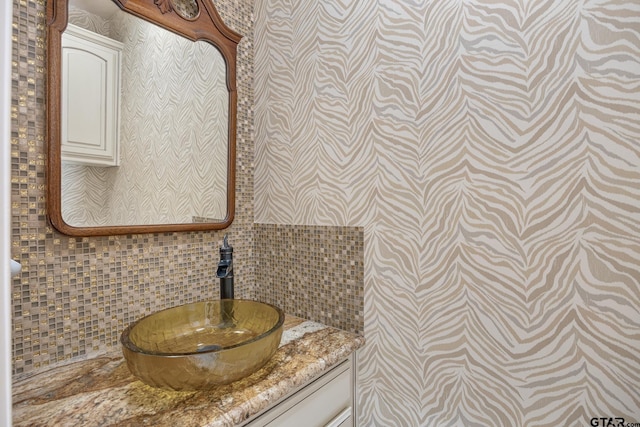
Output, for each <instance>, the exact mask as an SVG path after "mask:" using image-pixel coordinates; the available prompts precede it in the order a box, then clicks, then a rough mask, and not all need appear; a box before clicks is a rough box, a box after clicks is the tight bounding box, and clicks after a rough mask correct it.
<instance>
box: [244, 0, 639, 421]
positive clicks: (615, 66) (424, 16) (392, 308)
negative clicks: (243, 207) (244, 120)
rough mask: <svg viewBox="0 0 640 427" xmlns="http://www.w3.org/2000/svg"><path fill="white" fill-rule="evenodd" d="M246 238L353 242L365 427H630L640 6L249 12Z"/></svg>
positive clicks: (321, 6) (499, 2)
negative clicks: (361, 281)
mask: <svg viewBox="0 0 640 427" xmlns="http://www.w3.org/2000/svg"><path fill="white" fill-rule="evenodd" d="M255 19H256V26H255V33H256V34H255V40H256V42H255V43H256V44H255V88H256V89H255V90H256V111H255V115H256V119H255V120H256V121H255V129H256V164H255V167H256V177H255V217H256V221H257V222H264V223H280V224H308V225H349V226H364V227H365V241H364V244H365V316H364V328H365V335H366V338H367V341H368V343H367V345H366V347H365V348H364V349H363V351H362V353H361V354H360V360H359V362H360V368H359V373H358V375H359V378H358V383H359V384H358V391H359V396H360V397H359V402H360V406H359V420H360V422H361V425H363V426H374V425H375V426H447V425H456V426H457V425H465V426H471V425H479V426H507V425H508V426H559V425H562V426H586V425H589V422H590V421H589V420H590V419H591V418H592V417H610V416H611V417H614V416H617V417H625V419H626V421H627V422H634V421H635V422H640V3H639V2H637V1H631V0H627V1H614V0H598V1H586V0H585V1H551V0H544V1H543V0H530V1H522V0H513V1H508V0H496V1H491V2H489V1H472V0H466V1H462V0H456V1H454V0H440V1H412V2H410V1H399V0H378V1H372V0H363V1H342V2H338V1H319V0H305V1H302V0H298V1H283V0H263V1H258V2H256V3H255Z"/></svg>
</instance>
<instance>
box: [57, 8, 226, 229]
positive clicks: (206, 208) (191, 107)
mask: <svg viewBox="0 0 640 427" xmlns="http://www.w3.org/2000/svg"><path fill="white" fill-rule="evenodd" d="M195 4H196V6H197V3H195ZM185 13H197V12H185ZM68 21H69V23H70V24H72V25H73V26H75V27H79V28H80V29H84V30H88V31H90V32H91V33H94V34H97V35H99V36H101V37H105V38H107V39H111V40H115V41H116V42H117V43H121V46H122V47H121V52H120V54H119V56H120V60H119V61H120V66H119V70H120V71H119V79H118V78H117V76H115V77H116V79H115V80H114V82H115V83H104V82H98V83H97V85H98V86H99V87H100V88H106V87H107V86H109V84H113V85H116V86H119V90H118V91H117V96H115V97H114V98H115V99H114V100H112V101H111V103H108V102H107V106H104V105H103V104H104V99H102V98H108V97H106V96H102V95H104V92H105V91H104V90H102V89H101V90H98V91H97V92H99V93H100V94H101V96H100V98H101V99H100V100H99V101H95V100H88V101H87V98H89V96H88V94H89V92H90V91H89V90H87V89H86V85H85V86H82V85H80V86H77V85H79V83H78V82H79V81H80V80H81V79H79V78H78V76H82V75H95V74H96V73H95V72H93V73H91V72H83V71H82V70H83V67H86V64H85V63H90V62H91V59H89V60H88V61H83V60H80V61H78V62H73V61H76V60H75V59H72V60H70V62H71V64H70V65H69V64H67V65H65V63H64V62H65V58H66V57H67V56H69V57H71V58H74V55H73V54H71V55H65V54H64V52H65V43H67V42H66V41H65V38H66V36H67V32H69V31H72V28H73V27H71V26H70V27H69V28H68V29H67V30H66V31H65V33H64V34H63V55H62V57H63V71H62V78H61V86H62V87H61V90H62V94H63V95H62V98H63V100H64V99H65V96H66V97H67V99H68V103H69V104H70V105H71V108H65V106H64V102H63V110H62V113H61V123H62V127H63V132H62V135H63V141H62V158H61V160H62V163H61V168H62V170H61V193H62V194H61V199H62V201H61V210H62V218H63V219H64V221H65V222H66V223H67V224H69V225H71V226H75V227H99V226H128V225H149V224H178V223H198V222H220V221H221V220H222V219H224V218H225V217H226V216H227V211H228V209H227V177H228V170H227V162H228V155H229V153H228V150H229V147H228V143H229V128H228V126H229V92H228V88H227V86H226V69H225V61H224V59H223V57H222V55H221V54H220V52H219V51H218V49H216V48H215V47H214V46H213V45H211V44H210V43H208V42H204V41H198V42H192V41H190V40H187V39H186V38H183V37H181V36H178V35H176V34H174V33H172V32H169V31H167V30H165V29H162V28H160V27H158V26H156V25H153V24H150V23H148V22H147V21H144V20H142V19H140V18H137V17H135V16H133V15H130V14H128V13H126V12H124V11H122V10H120V9H119V8H118V7H117V6H115V5H114V4H113V2H112V1H111V0H71V1H70V4H69V15H68ZM99 40H100V39H99V38H98V42H99ZM69 44H71V45H73V43H69ZM84 46H85V45H84V44H83V45H82V47H81V48H80V50H88V49H89V48H86V47H84ZM86 46H91V45H90V44H88V45H86ZM91 58H93V56H91ZM100 61H102V59H100V60H98V61H97V62H100ZM78 64H79V65H78ZM65 67H66V68H65ZM97 67H100V65H98V66H97ZM90 69H91V66H89V69H88V70H90ZM108 69H109V68H108V67H106V68H104V69H103V70H107V71H104V74H105V75H107V74H109V72H108ZM74 70H75V71H74ZM112 73H113V71H112ZM98 74H100V73H98ZM107 80H108V79H107ZM90 83H91V82H89V83H86V84H90ZM101 85H102V86H101ZM76 86H77V87H76ZM86 102H88V103H89V105H88V106H84V105H83V103H86ZM114 104H115V105H114ZM91 106H93V107H91ZM93 110H95V111H97V112H96V114H95V116H96V117H97V118H96V119H95V120H93V121H96V122H97V123H98V124H99V126H97V130H96V131H95V132H94V133H95V135H96V136H95V138H93V136H92V135H93V134H94V133H92V132H93V131H92V130H86V129H83V128H82V126H83V125H85V124H88V123H90V122H91V121H92V120H90V119H88V118H85V117H84V115H89V116H90V114H89V113H90V112H91V111H93ZM104 110H109V111H115V113H113V115H112V118H111V119H104V118H103V117H102V116H101V115H100V114H102V113H104ZM78 114H80V115H81V116H82V119H78ZM74 118H75V120H74ZM110 120H111V122H115V128H114V130H113V132H111V133H112V134H113V135H111V136H109V137H105V136H104V135H106V132H103V131H104V128H105V126H106V123H108V122H110ZM74 123H75V125H74ZM77 123H80V125H78V124H77ZM65 125H68V126H69V129H70V130H68V131H65V130H64V129H65ZM78 126H80V129H78V128H77V127H78ZM86 135H89V140H91V138H93V139H95V140H99V142H98V143H97V144H98V145H99V147H102V146H101V145H100V144H103V143H104V144H107V143H115V144H117V146H116V148H115V149H114V150H115V153H116V154H115V156H116V157H115V159H114V160H113V161H112V162H111V163H107V164H104V163H100V162H99V161H98V162H96V161H94V160H92V159H93V157H92V155H88V156H84V157H83V155H80V156H77V155H74V154H71V153H70V151H69V152H68V151H67V149H66V148H65V145H66V144H67V143H68V141H65V139H68V140H69V141H70V143H74V142H78V141H79V145H80V146H81V148H80V151H81V152H83V149H84V148H83V145H84V146H86V145H87V144H89V145H90V144H91V143H86V142H84V141H82V137H84V136H86ZM103 140H108V141H107V142H104V141H103ZM99 149H100V150H103V149H102V148H99ZM103 151H104V150H103Z"/></svg>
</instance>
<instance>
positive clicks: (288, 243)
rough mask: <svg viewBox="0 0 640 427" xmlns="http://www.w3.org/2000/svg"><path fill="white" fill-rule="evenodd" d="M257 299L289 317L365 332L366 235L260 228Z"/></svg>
mask: <svg viewBox="0 0 640 427" xmlns="http://www.w3.org/2000/svg"><path fill="white" fill-rule="evenodd" d="M255 241H256V250H255V252H256V280H257V286H256V296H257V298H258V299H260V300H262V301H266V302H269V303H271V304H275V305H277V306H279V307H281V308H282V309H283V310H284V311H285V312H287V313H290V314H293V315H296V316H301V317H305V318H308V319H310V320H315V321H317V322H321V323H324V324H325V325H329V326H333V327H336V328H340V329H344V330H347V331H350V332H354V333H362V332H363V329H364V295H363V292H364V286H363V284H364V230H363V228H362V227H330V226H329V227H325V226H303V225H274V224H256V225H255Z"/></svg>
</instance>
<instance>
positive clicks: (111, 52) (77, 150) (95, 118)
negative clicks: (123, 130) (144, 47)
mask: <svg viewBox="0 0 640 427" xmlns="http://www.w3.org/2000/svg"><path fill="white" fill-rule="evenodd" d="M121 52H122V44H121V43H119V42H117V41H115V40H112V39H109V38H107V37H104V36H101V35H99V34H96V33H93V32H91V31H87V30H85V29H83V28H80V27H76V26H74V25H71V24H69V26H68V27H67V29H66V30H65V32H64V33H63V35H62V78H61V85H62V86H61V89H62V92H61V94H62V104H61V109H62V110H61V119H62V123H61V132H62V135H61V137H62V160H63V161H71V162H75V163H82V164H88V165H93V166H117V165H118V163H119V152H118V151H119V150H118V145H119V141H118V139H119V129H118V126H119V114H120V111H119V110H120V60H121V58H120V57H121Z"/></svg>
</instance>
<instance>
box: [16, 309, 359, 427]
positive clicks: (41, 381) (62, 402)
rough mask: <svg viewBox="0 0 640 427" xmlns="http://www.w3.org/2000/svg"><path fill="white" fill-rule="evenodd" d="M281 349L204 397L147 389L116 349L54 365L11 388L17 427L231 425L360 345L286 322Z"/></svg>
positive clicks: (347, 336) (342, 335)
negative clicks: (258, 367) (240, 377)
mask: <svg viewBox="0 0 640 427" xmlns="http://www.w3.org/2000/svg"><path fill="white" fill-rule="evenodd" d="M284 327H285V331H284V334H283V337H282V344H281V345H280V348H279V349H278V351H277V352H276V354H275V355H274V357H273V358H272V359H271V360H270V361H269V362H268V363H267V365H266V366H265V367H263V368H262V369H261V370H259V371H258V372H256V373H254V374H253V375H251V376H249V377H247V378H245V379H243V380H240V381H237V382H235V383H232V384H229V385H226V386H221V387H219V388H217V389H214V390H210V391H198V392H170V391H164V390H160V389H156V388H152V387H149V386H147V385H145V384H143V383H142V382H140V381H138V380H136V379H135V378H134V377H133V376H132V375H131V374H130V373H129V370H128V369H127V366H126V363H125V361H124V358H123V357H122V354H121V352H120V349H115V350H114V351H113V352H112V353H108V354H104V355H101V356H96V357H95V358H89V359H87V360H82V361H75V362H72V363H68V364H64V365H60V366H57V367H54V368H51V369H49V370H47V371H44V372H42V371H41V372H38V373H36V374H33V375H30V376H28V377H20V378H17V379H16V380H15V381H14V383H13V423H14V426H15V427H18V426H30V427H32V426H53V425H55V426H74V427H76V426H83V427H88V426H107V425H122V426H144V425H151V426H163V425H169V426H183V425H189V426H233V425H237V424H240V423H241V422H243V421H244V420H246V419H248V418H250V417H251V416H253V415H256V414H258V413H260V412H262V411H263V410H265V409H267V408H268V407H269V406H271V405H273V404H274V403H276V402H277V401H278V400H279V399H280V398H282V397H284V396H286V395H287V394H289V393H290V392H292V391H294V390H296V389H297V388H299V387H300V386H302V385H304V384H305V383H307V382H308V381H309V380H311V379H313V378H314V377H316V376H318V375H320V374H322V373H323V372H325V371H326V370H327V369H328V368H330V367H331V366H333V365H335V364H336V363H338V362H340V361H341V360H343V359H344V358H346V357H347V356H348V355H349V354H351V353H352V352H353V351H355V350H357V349H358V348H360V347H361V346H362V345H363V344H364V338H362V337H360V336H358V335H355V334H352V333H349V332H345V331H341V330H339V329H334V328H330V327H326V326H324V325H321V324H318V323H314V322H308V321H304V320H302V319H298V318H295V317H290V316H287V318H286V321H285V325H284Z"/></svg>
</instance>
